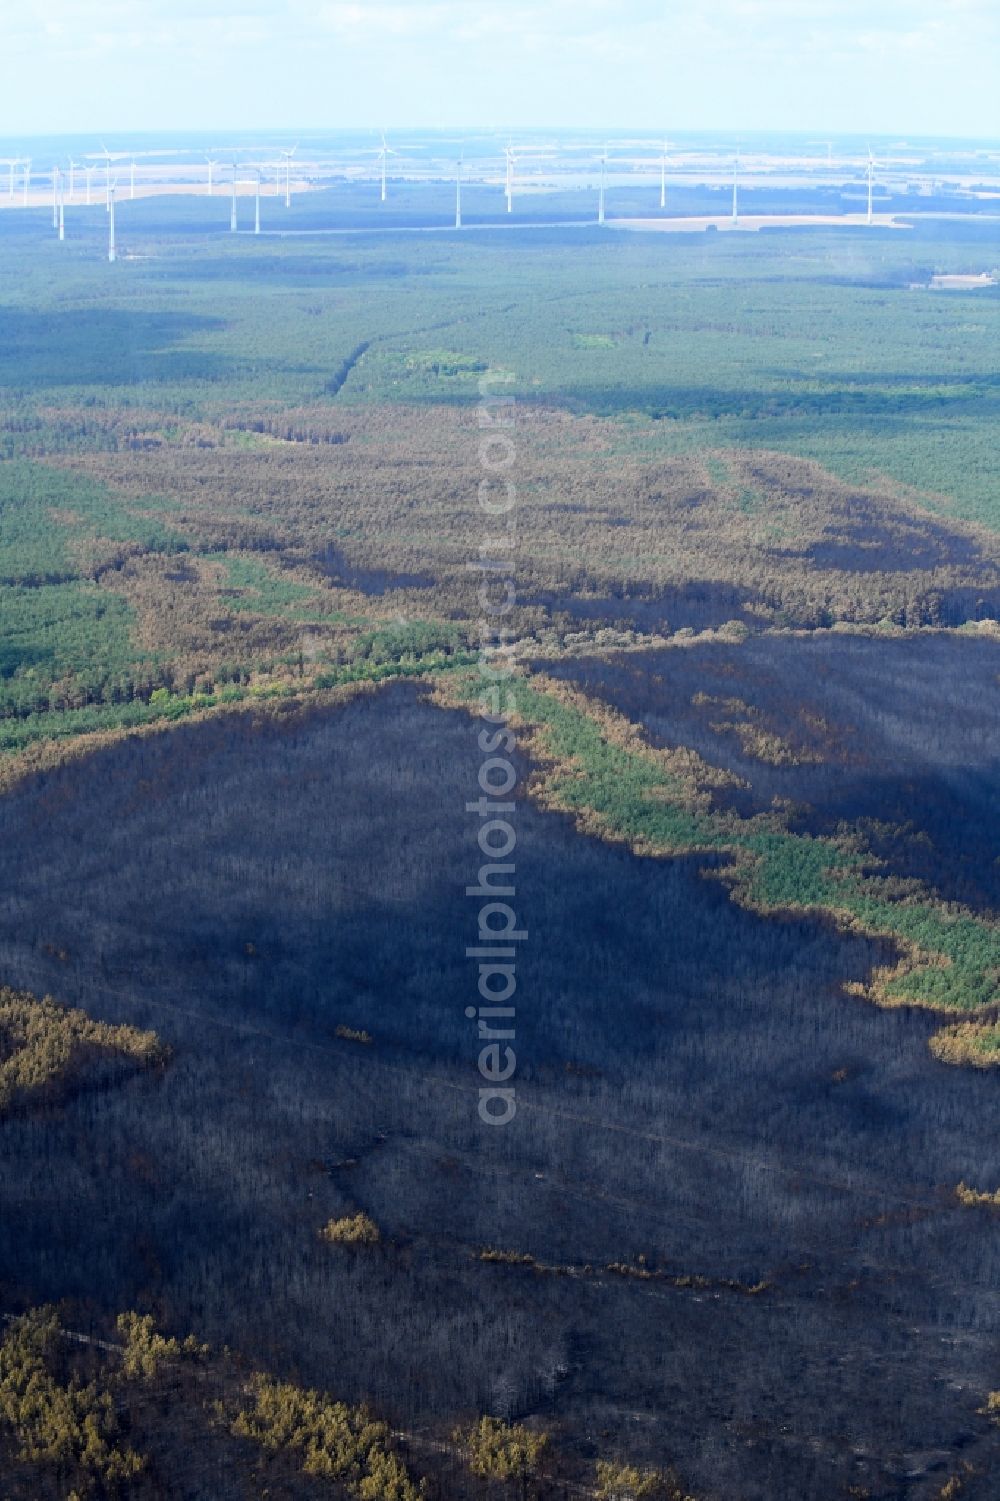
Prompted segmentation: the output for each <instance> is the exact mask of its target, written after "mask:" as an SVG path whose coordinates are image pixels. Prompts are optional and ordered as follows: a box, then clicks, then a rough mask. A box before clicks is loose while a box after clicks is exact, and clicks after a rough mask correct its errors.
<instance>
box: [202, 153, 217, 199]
mask: <svg viewBox="0 0 1000 1501" xmlns="http://www.w3.org/2000/svg"><path fill="white" fill-rule="evenodd" d="M205 160H206V162H208V196H209V198H211V196H212V173H213V171H214V170H215V168H216V167H217V166H218V165H219V164H218V162H217V161H214V160H213V159H212V157H210V156H206V157H205Z"/></svg>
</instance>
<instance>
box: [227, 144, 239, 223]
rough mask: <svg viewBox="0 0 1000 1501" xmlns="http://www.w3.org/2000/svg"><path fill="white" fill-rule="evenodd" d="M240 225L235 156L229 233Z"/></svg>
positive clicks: (234, 160)
mask: <svg viewBox="0 0 1000 1501" xmlns="http://www.w3.org/2000/svg"><path fill="white" fill-rule="evenodd" d="M238 227H239V225H238V221H237V218H236V158H235V157H233V196H232V199H231V202H230V209H229V233H230V234H235V233H236V231H237V228H238Z"/></svg>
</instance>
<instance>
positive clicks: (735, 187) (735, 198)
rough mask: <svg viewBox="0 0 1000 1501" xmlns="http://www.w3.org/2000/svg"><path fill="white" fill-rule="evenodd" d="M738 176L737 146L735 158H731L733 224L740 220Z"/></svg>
mask: <svg viewBox="0 0 1000 1501" xmlns="http://www.w3.org/2000/svg"><path fill="white" fill-rule="evenodd" d="M739 176H740V148H739V147H738V146H737V148H736V156H735V158H734V160H733V223H734V224H739V222H740V210H739V199H738V196H737V191H738V185H739Z"/></svg>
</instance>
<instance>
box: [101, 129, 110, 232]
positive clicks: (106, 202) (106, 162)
mask: <svg viewBox="0 0 1000 1501" xmlns="http://www.w3.org/2000/svg"><path fill="white" fill-rule="evenodd" d="M101 150H102V152H103V153H104V212H105V213H106V214H110V212H111V152H110V151H109V150H108V148H107V146H105V144H104V142H103V141H102V142H101Z"/></svg>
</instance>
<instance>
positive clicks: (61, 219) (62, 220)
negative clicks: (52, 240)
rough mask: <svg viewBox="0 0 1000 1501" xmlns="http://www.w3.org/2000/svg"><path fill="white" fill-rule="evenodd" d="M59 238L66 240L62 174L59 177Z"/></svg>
mask: <svg viewBox="0 0 1000 1501" xmlns="http://www.w3.org/2000/svg"><path fill="white" fill-rule="evenodd" d="M59 238H60V240H65V238H66V199H65V194H64V193H63V187H62V174H61V173H60V175H59Z"/></svg>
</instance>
